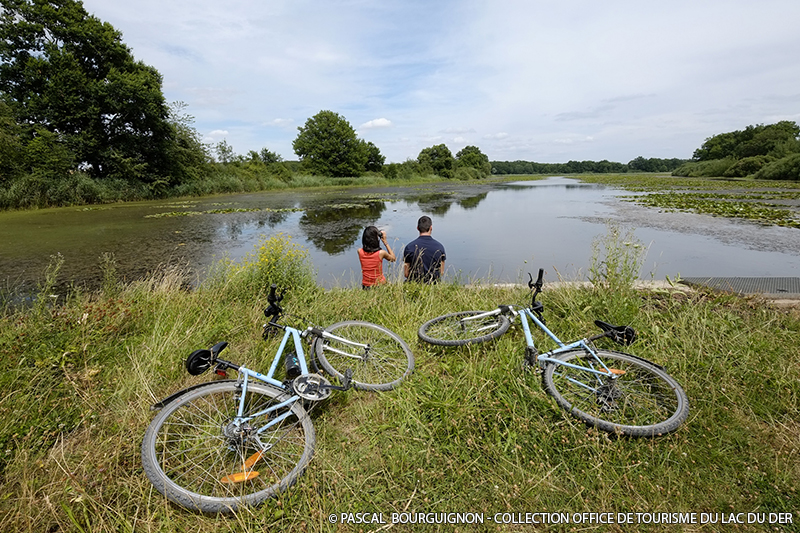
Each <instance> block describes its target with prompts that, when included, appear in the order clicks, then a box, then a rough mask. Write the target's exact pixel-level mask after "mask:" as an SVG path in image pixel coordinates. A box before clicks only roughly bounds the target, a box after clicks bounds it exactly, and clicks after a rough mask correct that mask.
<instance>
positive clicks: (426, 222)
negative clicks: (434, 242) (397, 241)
mask: <svg viewBox="0 0 800 533" xmlns="http://www.w3.org/2000/svg"><path fill="white" fill-rule="evenodd" d="M431 226H433V221H432V220H431V217H429V216H425V215H423V216H421V217H419V220H418V221H417V231H419V232H420V233H428V232H429V231H430V230H431Z"/></svg>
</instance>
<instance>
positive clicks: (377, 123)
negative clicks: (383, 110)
mask: <svg viewBox="0 0 800 533" xmlns="http://www.w3.org/2000/svg"><path fill="white" fill-rule="evenodd" d="M391 127H392V121H391V120H389V119H388V118H376V119H375V120H370V121H369V122H365V123H363V124H362V125H361V126H359V128H358V129H361V130H370V129H375V128H391Z"/></svg>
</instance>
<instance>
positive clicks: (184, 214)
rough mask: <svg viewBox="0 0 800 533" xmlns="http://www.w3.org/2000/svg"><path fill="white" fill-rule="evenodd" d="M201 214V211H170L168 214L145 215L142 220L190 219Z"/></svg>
mask: <svg viewBox="0 0 800 533" xmlns="http://www.w3.org/2000/svg"><path fill="white" fill-rule="evenodd" d="M202 214H203V212H202V211H170V212H168V213H156V214H154V215H145V216H144V218H166V217H191V216H195V215H202Z"/></svg>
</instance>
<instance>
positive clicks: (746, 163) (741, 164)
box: [725, 155, 772, 178]
mask: <svg viewBox="0 0 800 533" xmlns="http://www.w3.org/2000/svg"><path fill="white" fill-rule="evenodd" d="M770 161H772V158H771V157H769V156H766V155H756V156H753V157H745V158H744V159H740V160H738V161H737V162H736V163H734V165H733V166H731V167H730V168H728V170H726V171H725V176H726V177H728V178H743V177H745V176H749V175H750V174H755V173H756V172H758V171H759V170H761V167H763V166H764V165H766V164H767V163H769V162H770Z"/></svg>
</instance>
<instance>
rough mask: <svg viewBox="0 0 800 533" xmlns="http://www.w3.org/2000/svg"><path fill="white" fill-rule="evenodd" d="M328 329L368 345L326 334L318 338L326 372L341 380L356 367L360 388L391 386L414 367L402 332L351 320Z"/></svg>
mask: <svg viewBox="0 0 800 533" xmlns="http://www.w3.org/2000/svg"><path fill="white" fill-rule="evenodd" d="M325 331H327V332H329V333H332V334H333V335H336V336H338V337H342V338H344V339H347V340H349V341H352V342H356V343H359V344H365V345H368V348H361V347H356V346H351V345H349V344H347V343H344V342H340V341H337V340H335V339H326V338H321V339H317V341H316V342H315V353H316V356H317V359H318V360H319V363H320V365H322V368H323V369H325V372H327V373H328V374H330V375H332V376H335V377H336V378H337V379H339V380H341V379H342V377H343V376H344V372H345V371H347V370H348V369H350V370H352V371H353V379H352V383H353V386H354V387H356V388H357V389H363V390H372V391H385V390H391V389H393V388H394V387H396V386H397V385H399V384H400V382H402V381H403V380H404V379H405V378H406V377H407V376H408V375H410V374H411V372H412V371H413V370H414V355H413V354H412V353H411V349H410V348H409V347H408V345H407V344H406V343H405V341H403V339H401V338H400V336H399V335H397V334H396V333H394V332H393V331H391V330H389V329H387V328H385V327H383V326H379V325H377V324H373V323H371V322H361V321H357V320H348V321H344V322H338V323H336V324H333V325H332V326H329V327H327V328H325Z"/></svg>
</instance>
